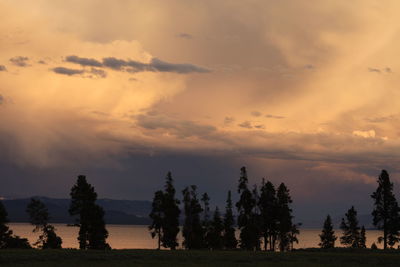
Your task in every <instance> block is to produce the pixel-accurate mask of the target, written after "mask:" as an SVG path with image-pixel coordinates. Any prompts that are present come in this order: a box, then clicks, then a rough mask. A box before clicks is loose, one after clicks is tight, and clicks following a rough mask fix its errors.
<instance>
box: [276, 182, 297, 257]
mask: <svg viewBox="0 0 400 267" xmlns="http://www.w3.org/2000/svg"><path fill="white" fill-rule="evenodd" d="M291 203H292V198H291V197H290V195H289V189H288V188H287V187H286V185H285V184H284V183H281V184H280V185H279V187H278V192H277V214H278V216H277V222H278V238H279V250H280V251H286V250H289V249H290V245H291V240H292V232H293V230H294V229H293V222H292V220H293V216H292V209H291V208H290V204H291Z"/></svg>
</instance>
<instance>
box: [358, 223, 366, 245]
mask: <svg viewBox="0 0 400 267" xmlns="http://www.w3.org/2000/svg"><path fill="white" fill-rule="evenodd" d="M366 243H367V237H366V235H365V227H364V225H363V226H362V227H361V231H360V241H359V244H358V247H359V248H367V244H366Z"/></svg>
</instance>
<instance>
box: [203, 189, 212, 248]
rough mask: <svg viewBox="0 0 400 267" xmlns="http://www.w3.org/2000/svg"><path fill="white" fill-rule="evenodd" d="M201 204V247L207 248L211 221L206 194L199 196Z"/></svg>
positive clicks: (208, 198) (208, 200) (208, 199)
mask: <svg viewBox="0 0 400 267" xmlns="http://www.w3.org/2000/svg"><path fill="white" fill-rule="evenodd" d="M201 202H202V203H203V220H202V225H203V235H204V236H203V245H204V248H208V247H209V245H210V244H209V236H210V231H211V221H210V197H209V196H208V194H207V193H204V194H203V195H202V196H201Z"/></svg>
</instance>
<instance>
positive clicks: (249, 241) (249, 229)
mask: <svg viewBox="0 0 400 267" xmlns="http://www.w3.org/2000/svg"><path fill="white" fill-rule="evenodd" d="M238 193H239V194H240V199H239V201H238V202H237V203H236V207H237V210H238V212H239V215H238V227H239V229H240V247H241V248H242V249H246V250H255V249H257V247H258V246H259V235H258V229H257V228H256V227H258V225H256V224H255V212H254V209H255V207H256V200H255V198H254V195H253V192H252V191H251V190H250V189H249V188H248V178H247V171H246V167H242V168H241V169H240V178H239V185H238Z"/></svg>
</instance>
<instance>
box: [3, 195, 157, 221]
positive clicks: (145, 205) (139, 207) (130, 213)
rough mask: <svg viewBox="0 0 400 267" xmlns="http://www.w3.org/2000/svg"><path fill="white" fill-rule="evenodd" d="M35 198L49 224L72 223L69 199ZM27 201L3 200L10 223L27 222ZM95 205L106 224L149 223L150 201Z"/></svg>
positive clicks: (106, 200) (102, 202)
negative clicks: (45, 212)
mask: <svg viewBox="0 0 400 267" xmlns="http://www.w3.org/2000/svg"><path fill="white" fill-rule="evenodd" d="M36 198H39V199H40V200H42V201H43V202H44V203H45V204H46V206H47V208H48V209H49V213H50V216H51V219H50V221H51V222H53V223H74V218H72V217H71V216H70V215H69V213H68V208H69V204H70V199H57V198H48V197H36ZM29 201H30V198H20V199H5V200H3V201H2V202H3V204H4V206H5V207H6V209H7V212H8V217H9V220H10V221H11V222H28V221H29V218H28V214H27V213H26V211H25V209H26V206H27V205H28V203H29ZM97 204H98V205H100V206H102V207H103V209H104V210H105V221H106V223H108V224H136V225H148V224H149V223H150V219H149V217H148V214H149V213H150V209H151V202H150V201H141V200H115V199H98V200H97Z"/></svg>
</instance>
